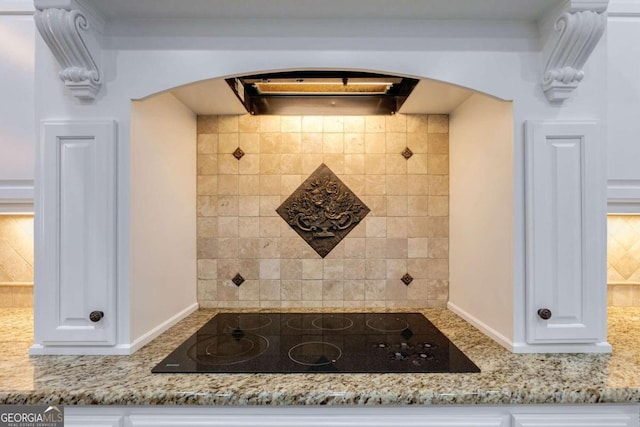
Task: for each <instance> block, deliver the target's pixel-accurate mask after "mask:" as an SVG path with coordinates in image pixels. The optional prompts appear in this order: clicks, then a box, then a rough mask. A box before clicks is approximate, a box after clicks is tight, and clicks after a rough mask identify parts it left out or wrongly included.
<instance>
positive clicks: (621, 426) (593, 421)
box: [65, 404, 640, 427]
mask: <svg viewBox="0 0 640 427" xmlns="http://www.w3.org/2000/svg"><path fill="white" fill-rule="evenodd" d="M65 425H68V426H73V427H121V426H122V427H124V426H126V427H205V426H207V427H223V426H224V427H303V426H304V427H364V426H366V427H389V426H402V427H578V426H580V427H640V426H639V422H638V405H636V404H628V405H622V404H620V405H607V404H598V405H472V406H466V405H444V406H440V405H437V406H419V405H409V406H358V405H356V406H282V407H278V406H153V407H152V406H146V407H145V406H91V407H83V406H67V407H65Z"/></svg>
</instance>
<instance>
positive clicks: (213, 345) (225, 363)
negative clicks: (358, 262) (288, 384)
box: [152, 313, 480, 373]
mask: <svg viewBox="0 0 640 427" xmlns="http://www.w3.org/2000/svg"><path fill="white" fill-rule="evenodd" d="M152 372H154V373H207V372H211V373H216V372H217V373H296V372H298V373H305V372H326V373H332V372H333V373H384V372H397V373H419V372H422V373H427V372H480V369H479V368H478V367H477V366H476V365H475V364H474V363H473V362H472V361H471V360H470V359H469V358H468V357H467V356H465V355H464V353H462V352H461V351H460V350H459V349H458V348H457V347H456V346H455V345H454V344H453V343H452V342H451V341H449V339H448V338H447V337H445V336H444V334H442V332H440V331H439V330H438V329H437V328H436V327H435V326H434V325H433V324H432V323H431V322H430V321H429V320H427V319H426V318H425V317H424V316H423V315H422V314H419V313H259V314H258V313H225V314H218V315H216V316H214V317H213V318H212V319H211V320H209V321H208V322H207V323H206V324H205V325H204V326H202V327H201V328H200V329H199V330H198V331H197V332H196V333H195V334H193V335H192V336H191V337H189V338H188V339H187V340H186V341H185V342H183V343H182V344H181V345H180V346H179V347H178V348H176V349H175V350H174V351H173V352H172V353H171V354H169V356H167V357H166V358H165V359H164V360H163V361H162V362H160V363H159V364H158V365H157V366H156V367H155V368H153V370H152Z"/></svg>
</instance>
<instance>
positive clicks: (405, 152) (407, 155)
mask: <svg viewBox="0 0 640 427" xmlns="http://www.w3.org/2000/svg"><path fill="white" fill-rule="evenodd" d="M411 156H413V151H411V150H410V149H409V147H405V149H404V150H402V157H404V158H405V159H407V160H409V159H410V158H411Z"/></svg>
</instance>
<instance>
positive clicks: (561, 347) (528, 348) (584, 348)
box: [513, 341, 611, 354]
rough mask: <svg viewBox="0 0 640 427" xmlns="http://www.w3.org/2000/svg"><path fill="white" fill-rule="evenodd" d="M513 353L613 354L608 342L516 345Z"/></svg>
mask: <svg viewBox="0 0 640 427" xmlns="http://www.w3.org/2000/svg"><path fill="white" fill-rule="evenodd" d="M513 352H514V353H518V354H531V353H611V344H609V343H608V342H606V341H603V342H595V343H576V344H535V345H532V344H527V343H515V344H514V345H513Z"/></svg>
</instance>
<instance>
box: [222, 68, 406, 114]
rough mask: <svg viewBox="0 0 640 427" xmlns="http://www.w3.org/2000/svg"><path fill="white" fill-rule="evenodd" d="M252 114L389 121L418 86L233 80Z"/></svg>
mask: <svg viewBox="0 0 640 427" xmlns="http://www.w3.org/2000/svg"><path fill="white" fill-rule="evenodd" d="M227 82H228V83H229V86H230V87H231V88H232V89H233V90H234V92H235V93H236V95H237V96H238V99H240V100H241V101H242V103H243V105H244V106H245V108H246V109H247V111H248V112H249V113H250V114H256V115H264V114H282V115H303V114H309V115H326V114H329V115H388V114H394V113H395V112H396V111H398V109H399V108H400V107H401V106H402V104H403V103H404V101H405V100H406V99H407V97H408V96H409V94H410V93H411V91H412V90H413V88H414V87H415V86H416V85H417V84H418V80H415V79H408V78H403V77H398V76H389V75H382V74H373V73H363V72H348V71H294V72H284V73H271V74H261V75H253V76H244V77H236V78H234V79H228V80H227Z"/></svg>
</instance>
